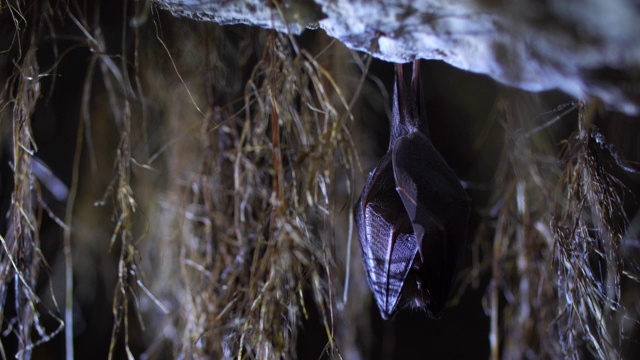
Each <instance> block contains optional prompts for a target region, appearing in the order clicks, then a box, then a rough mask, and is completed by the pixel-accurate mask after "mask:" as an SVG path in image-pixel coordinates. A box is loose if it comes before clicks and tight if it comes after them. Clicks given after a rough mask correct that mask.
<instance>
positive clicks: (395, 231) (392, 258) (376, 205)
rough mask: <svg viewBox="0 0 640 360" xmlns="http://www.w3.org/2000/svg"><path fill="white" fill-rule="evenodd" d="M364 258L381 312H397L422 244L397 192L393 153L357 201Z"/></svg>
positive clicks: (374, 173) (368, 181) (388, 314)
mask: <svg viewBox="0 0 640 360" xmlns="http://www.w3.org/2000/svg"><path fill="white" fill-rule="evenodd" d="M355 213H356V225H357V228H358V235H359V238H360V248H361V250H362V255H363V256H362V259H363V262H364V267H365V270H366V272H367V281H368V283H369V287H370V288H371V290H372V292H373V294H374V297H375V300H376V303H377V305H378V308H379V309H380V313H381V315H382V317H383V318H385V319H388V318H389V317H391V316H392V315H393V313H394V312H395V310H396V306H397V304H398V300H399V298H400V293H401V291H402V286H403V284H404V281H405V279H406V277H407V274H408V273H409V271H410V269H411V266H412V264H413V261H414V259H415V257H416V254H417V252H418V243H417V242H416V239H415V235H414V234H412V233H411V231H407V227H408V228H409V229H410V222H409V220H408V219H407V217H406V214H405V213H404V205H403V203H402V200H401V199H400V197H399V196H398V193H397V192H396V191H395V182H394V178H393V169H392V166H391V156H390V154H387V155H385V157H383V159H382V161H381V163H380V165H379V166H378V167H377V168H376V169H374V170H373V171H372V172H371V174H370V175H369V179H368V180H367V184H366V185H365V188H364V190H363V192H362V195H361V196H360V199H358V202H357V203H356V209H355Z"/></svg>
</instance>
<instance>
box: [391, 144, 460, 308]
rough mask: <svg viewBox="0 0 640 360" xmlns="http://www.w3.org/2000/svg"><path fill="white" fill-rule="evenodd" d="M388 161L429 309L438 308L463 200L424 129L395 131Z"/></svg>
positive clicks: (454, 261) (455, 251)
mask: <svg viewBox="0 0 640 360" xmlns="http://www.w3.org/2000/svg"><path fill="white" fill-rule="evenodd" d="M392 165H393V173H394V178H395V183H396V190H397V192H398V194H399V196H400V198H401V199H402V203H403V204H404V207H405V210H406V213H407V216H408V218H409V220H410V221H411V224H412V226H413V231H414V233H415V236H416V242H417V244H418V247H419V251H420V256H421V260H422V263H423V267H424V271H425V277H426V287H427V289H428V292H429V295H430V297H431V300H432V301H431V307H432V309H431V310H432V311H433V312H434V313H438V312H439V311H440V310H441V309H442V308H443V307H444V303H445V301H446V299H447V297H448V294H449V290H450V288H451V285H452V282H453V280H454V278H455V273H456V270H457V266H458V262H459V260H460V258H461V257H462V255H463V253H462V252H463V249H464V245H465V241H466V239H465V238H466V226H467V220H468V218H469V211H470V208H469V200H468V197H467V195H466V193H465V191H464V189H462V186H461V185H460V181H459V180H458V178H457V176H456V175H455V173H454V172H453V170H452V169H451V168H450V167H449V166H448V165H447V163H446V162H445V161H444V159H443V158H442V156H441V155H440V153H438V151H437V150H436V149H435V148H434V147H433V144H432V143H431V140H429V138H427V137H426V136H425V135H424V134H421V133H419V132H412V133H410V134H408V135H406V136H403V137H400V138H399V139H398V140H397V141H396V142H395V144H394V146H393V151H392Z"/></svg>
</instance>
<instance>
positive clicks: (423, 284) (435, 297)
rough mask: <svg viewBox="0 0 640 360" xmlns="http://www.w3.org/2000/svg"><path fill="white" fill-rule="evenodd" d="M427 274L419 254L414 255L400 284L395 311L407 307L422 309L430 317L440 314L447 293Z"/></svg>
mask: <svg viewBox="0 0 640 360" xmlns="http://www.w3.org/2000/svg"><path fill="white" fill-rule="evenodd" d="M429 275H430V274H429V273H428V272H427V270H426V266H424V263H423V262H422V260H421V258H420V255H419V254H418V255H416V257H415V259H414V260H413V263H412V266H411V270H410V271H409V273H408V274H407V277H406V279H405V281H404V283H403V285H402V291H401V295H400V298H399V301H398V304H397V307H396V311H397V310H401V309H403V308H409V309H416V310H421V311H424V312H426V314H427V316H429V317H430V318H432V319H439V318H440V317H441V316H442V312H443V310H444V306H445V303H446V300H447V295H448V293H446V294H443V293H442V292H441V291H438V290H437V289H436V287H437V286H439V285H440V284H439V282H438V281H436V279H433V276H429Z"/></svg>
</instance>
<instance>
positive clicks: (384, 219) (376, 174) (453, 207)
mask: <svg viewBox="0 0 640 360" xmlns="http://www.w3.org/2000/svg"><path fill="white" fill-rule="evenodd" d="M418 71H419V65H418V61H416V62H414V69H413V76H412V82H411V89H407V88H406V87H405V84H404V78H403V74H402V65H401V64H398V65H396V83H395V89H394V96H393V100H394V104H393V119H392V126H391V139H390V141H389V149H388V151H387V153H386V154H385V155H384V157H383V158H382V160H381V161H380V164H379V165H378V166H377V167H376V168H375V169H374V170H373V171H372V172H371V173H370V174H369V179H368V180H367V183H366V185H365V187H364V189H363V191H362V195H361V196H360V198H359V199H358V202H357V203H356V206H355V214H356V225H357V227H358V235H359V237H360V247H361V249H362V258H363V261H364V266H365V269H366V271H367V280H368V281H369V287H370V288H371V290H372V291H373V294H374V297H375V299H376V302H377V304H378V307H379V308H380V313H381V315H382V317H383V318H385V319H388V318H390V317H391V316H393V315H394V314H395V313H396V311H398V310H399V309H400V308H401V307H403V306H411V307H418V308H424V309H425V310H426V312H427V314H428V315H429V316H430V317H434V318H436V317H439V316H440V313H441V312H442V309H443V308H444V305H445V302H446V300H447V298H448V296H449V292H450V290H451V286H452V283H453V281H454V279H455V274H456V270H457V267H458V262H459V260H460V258H461V256H462V254H463V250H464V246H465V242H466V240H465V237H466V227H467V220H468V218H469V199H468V197H467V195H466V193H465V191H464V189H462V186H461V185H460V181H459V180H458V178H457V177H456V175H455V173H454V172H453V170H452V169H451V168H450V167H449V165H447V163H446V162H445V161H444V159H443V158H442V156H441V155H440V153H439V152H438V151H437V150H436V149H435V148H434V146H433V144H432V143H431V140H430V139H429V134H428V130H427V129H426V121H425V120H424V109H419V108H418V105H417V102H418V101H420V95H419V91H420V86H419V73H418ZM421 127H422V128H423V129H421ZM421 130H422V131H424V133H423V132H421Z"/></svg>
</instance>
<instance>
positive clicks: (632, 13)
mask: <svg viewBox="0 0 640 360" xmlns="http://www.w3.org/2000/svg"><path fill="white" fill-rule="evenodd" d="M156 2H157V3H159V4H160V5H161V6H162V7H163V8H166V9H168V10H170V11H171V12H172V13H173V14H175V15H178V16H188V17H191V18H194V19H198V20H205V21H214V22H217V23H220V24H237V23H243V24H252V25H257V26H262V27H267V28H274V29H277V30H280V31H290V32H292V33H295V34H298V33H300V32H302V31H303V30H304V29H305V28H315V27H320V28H322V29H324V30H325V31H326V32H327V33H328V34H329V35H330V36H332V37H335V38H337V39H339V40H340V41H342V42H343V43H344V44H346V45H347V46H348V47H350V48H352V49H356V50H361V51H365V52H368V53H371V54H373V55H375V56H376V57H378V58H380V59H384V60H388V61H393V62H405V61H409V60H412V59H414V58H423V59H440V60H444V61H446V62H447V63H449V64H451V65H454V66H456V67H458V68H461V69H464V70H468V71H472V72H477V73H483V74H487V75H489V76H491V77H492V78H494V79H496V80H498V81H500V82H502V83H505V84H508V85H512V86H516V87H519V88H522V89H526V90H531V91H538V90H546V89H552V88H559V89H561V90H563V91H564V92H566V93H568V94H570V95H572V96H574V97H576V98H586V99H589V98H600V99H602V100H603V101H604V103H605V104H607V105H609V106H610V107H611V108H614V109H617V110H620V111H624V112H626V113H629V114H633V113H638V112H639V110H640V85H639V84H640V83H639V82H638V80H639V79H640V40H639V39H638V36H639V34H640V21H639V20H638V19H640V5H639V4H638V2H637V1H635V0H572V1H569V0H563V1H562V0H559V1H540V0H509V1H506V0H505V1H499V0H416V1H411V0H406V1H400V0H377V1H376V0H304V1H294V0H286V1H285V0H283V1H280V2H279V6H278V7H276V6H274V5H273V3H271V2H269V1H264V0H261V1H256V0H237V1H234V0H231V1H225V0H220V1H212V0H156Z"/></svg>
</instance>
